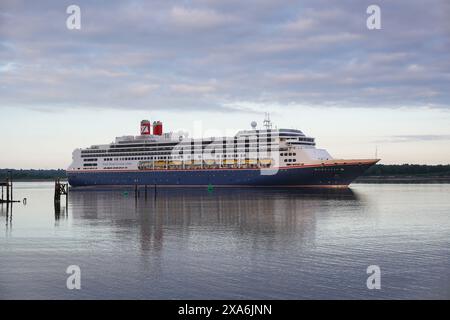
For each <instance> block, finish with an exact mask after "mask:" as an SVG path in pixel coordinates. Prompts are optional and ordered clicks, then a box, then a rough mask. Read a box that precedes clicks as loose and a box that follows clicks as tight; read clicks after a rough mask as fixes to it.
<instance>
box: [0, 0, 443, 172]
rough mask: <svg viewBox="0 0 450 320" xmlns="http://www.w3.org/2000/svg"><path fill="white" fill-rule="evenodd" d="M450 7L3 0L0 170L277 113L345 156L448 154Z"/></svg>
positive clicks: (269, 0) (426, 158)
mask: <svg viewBox="0 0 450 320" xmlns="http://www.w3.org/2000/svg"><path fill="white" fill-rule="evenodd" d="M72 4H75V5H78V6H79V7H80V8H81V29H80V30H69V29H68V28H67V27H66V19H67V18H68V16H69V14H67V13H66V9H67V7H68V6H69V5H72ZM372 4H377V5H378V6H379V7H380V8H381V30H369V29H368V28H367V27H366V19H367V18H368V16H369V15H368V14H367V13H366V9H367V7H368V6H369V5H372ZM449 17H450V2H449V1H446V0H430V1H419V0H403V1H400V0H389V1H377V2H375V1H365V0H354V1H349V0H339V1H331V0H330V1H323V0H311V1H309V0H306V1H300V0H297V1H291V0H284V1H282V0H279V1H275V0H247V1H241V0H239V1H238V0H209V1H208V0H193V1H168V0H164V1H113V0H105V1H79V0H78V1H75V0H71V1H60V0H58V1H57V0H55V1H9V0H1V2H0V141H1V142H0V145H1V151H0V154H1V156H0V167H14V168H20V167H24V168H53V167H58V168H64V167H66V166H68V164H69V163H70V160H71V151H72V149H74V148H76V147H84V146H88V145H91V144H95V143H107V142H111V141H112V139H113V138H114V137H115V136H118V135H124V134H134V133H136V134H137V131H138V129H139V128H138V124H139V121H140V120H141V119H143V118H146V119H150V120H162V121H163V122H164V126H165V129H166V130H178V129H184V130H187V131H190V132H191V135H194V136H195V135H199V134H198V130H197V129H198V128H199V127H201V128H202V130H203V133H204V134H205V135H210V134H211V133H212V132H218V134H223V133H233V132H234V130H237V129H241V128H248V127H249V123H250V121H252V120H256V121H257V122H259V123H262V120H263V117H264V112H267V111H268V112H271V117H272V120H273V121H274V122H275V124H277V125H278V127H296V128H299V129H301V130H303V131H305V132H306V133H307V134H309V135H312V136H314V137H316V139H317V143H318V146H320V147H324V148H326V149H328V150H329V151H330V153H331V154H332V155H334V156H335V157H341V158H342V157H350V158H351V157H364V158H367V157H373V156H374V153H375V148H378V155H379V156H380V157H381V158H382V159H383V161H382V162H383V163H405V162H409V163H429V164H436V163H450V90H449V88H450V54H449V53H450V20H449ZM196 128H197V129H196ZM214 130H215V131H214Z"/></svg>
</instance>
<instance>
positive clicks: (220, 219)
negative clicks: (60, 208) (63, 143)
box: [71, 188, 360, 252]
mask: <svg viewBox="0 0 450 320" xmlns="http://www.w3.org/2000/svg"><path fill="white" fill-rule="evenodd" d="M324 200H327V202H325V203H324V202H323V201H324ZM339 202H347V203H349V202H350V203H352V204H353V206H354V207H355V208H356V207H358V206H359V205H360V204H359V203H358V198H357V196H356V194H355V193H354V192H353V191H352V190H351V189H311V188H307V189H292V188H286V189H282V188H279V189H275V190H273V189H272V190H265V189H261V188H256V189H249V188H231V189H230V188H217V189H209V190H207V189H206V188H193V189H180V188H158V189H157V190H156V194H155V191H154V190H153V189H150V188H149V190H148V192H147V197H145V193H144V191H143V190H140V191H139V197H135V194H134V192H133V191H132V190H129V191H119V192H118V191H111V190H103V191H102V190H99V191H92V190H90V191H81V192H79V191H77V192H72V193H71V203H72V204H73V207H72V216H73V219H75V220H78V219H80V220H85V221H93V222H94V223H97V221H102V223H110V224H111V226H112V227H117V230H124V228H133V229H134V228H136V229H137V231H138V232H137V234H136V235H135V236H137V237H138V238H139V243H140V248H141V250H142V251H143V252H146V251H159V250H161V249H162V247H163V245H164V234H165V233H167V234H168V235H169V236H170V235H171V234H172V235H173V236H175V234H174V232H173V231H174V229H175V228H176V230H177V233H178V232H181V233H182V236H183V238H185V239H186V240H188V239H189V238H191V237H202V238H206V237H207V236H210V237H211V238H212V239H209V240H208V241H212V242H214V243H215V245H217V248H218V249H220V250H222V249H224V250H226V248H223V247H224V246H225V245H226V242H222V241H221V240H226V241H239V238H241V237H244V238H245V239H246V240H247V241H248V240H250V239H252V238H254V240H253V245H257V244H259V242H258V241H257V238H258V237H261V238H264V239H265V241H264V243H263V245H266V246H267V245H268V246H270V245H274V244H278V245H281V246H283V245H284V244H285V241H289V240H290V238H291V237H294V238H296V239H298V238H301V239H304V241H314V237H315V235H314V234H315V229H316V228H315V223H316V222H315V213H316V211H317V210H318V209H319V208H320V207H322V208H324V207H328V209H329V210H330V211H329V213H332V210H333V206H328V205H329V204H330V203H334V205H338V203H339ZM119 234H121V233H120V231H119ZM233 238H235V239H233ZM185 245H186V246H188V243H185Z"/></svg>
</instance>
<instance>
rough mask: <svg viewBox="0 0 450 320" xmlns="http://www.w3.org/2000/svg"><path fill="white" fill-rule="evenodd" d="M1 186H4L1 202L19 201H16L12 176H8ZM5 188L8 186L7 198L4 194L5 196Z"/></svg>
mask: <svg viewBox="0 0 450 320" xmlns="http://www.w3.org/2000/svg"><path fill="white" fill-rule="evenodd" d="M0 186H1V187H2V198H1V199H0V203H11V202H18V201H14V196H13V183H12V179H11V178H6V181H5V182H0ZM5 188H6V199H5V198H4V196H5V192H4V189H5Z"/></svg>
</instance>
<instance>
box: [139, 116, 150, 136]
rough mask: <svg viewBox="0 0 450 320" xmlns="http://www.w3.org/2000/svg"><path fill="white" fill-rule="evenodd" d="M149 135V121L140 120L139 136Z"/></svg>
mask: <svg viewBox="0 0 450 320" xmlns="http://www.w3.org/2000/svg"><path fill="white" fill-rule="evenodd" d="M149 134H150V121H148V120H142V121H141V135H142V136H145V135H149Z"/></svg>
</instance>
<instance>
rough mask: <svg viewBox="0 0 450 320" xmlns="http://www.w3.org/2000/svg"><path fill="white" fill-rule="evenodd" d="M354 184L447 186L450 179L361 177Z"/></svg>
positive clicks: (439, 177)
mask: <svg viewBox="0 0 450 320" xmlns="http://www.w3.org/2000/svg"><path fill="white" fill-rule="evenodd" d="M353 183H359V184H361V183H371V184H377V183H380V184H382V183H409V184H422V183H424V184H447V183H450V177H446V176H444V177H441V176H404V175H398V176H361V177H359V178H358V179H356V180H355V181H354V182H353Z"/></svg>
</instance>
